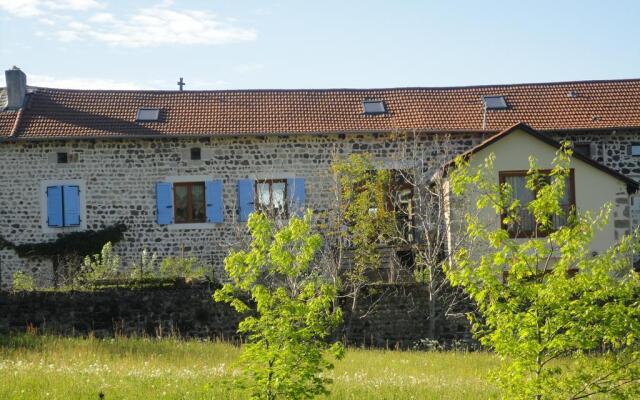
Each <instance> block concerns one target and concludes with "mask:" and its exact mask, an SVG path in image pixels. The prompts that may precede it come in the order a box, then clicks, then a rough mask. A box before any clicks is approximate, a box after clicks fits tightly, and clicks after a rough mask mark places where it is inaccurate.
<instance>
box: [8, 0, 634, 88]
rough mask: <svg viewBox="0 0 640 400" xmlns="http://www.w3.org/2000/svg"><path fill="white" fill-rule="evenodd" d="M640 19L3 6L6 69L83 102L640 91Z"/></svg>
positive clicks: (287, 8)
mask: <svg viewBox="0 0 640 400" xmlns="http://www.w3.org/2000/svg"><path fill="white" fill-rule="evenodd" d="M639 17H640V1H637V0H635V1H609V2H603V1H563V0H555V1H531V2H523V1H513V0H512V1H490V0H486V1H426V0H425V1H408V0H407V1H377V0H369V1H355V0H354V1H346V0H343V1H332V0H323V1H313V2H312V1H301V0H299V1H268V0H235V1H222V0H208V1H205V0H201V1H195V0H192V1H168V0H165V1H162V0H158V1H131V0H129V1H106V0H0V60H2V63H1V66H2V67H3V68H8V67H11V66H12V65H17V66H19V67H21V68H22V69H23V70H24V71H25V72H26V73H27V75H28V77H29V84H33V85H43V86H55V87H73V88H135V89H142V88H146V89H170V90H172V89H175V88H176V87H177V86H176V85H175V82H176V81H177V79H178V77H180V76H183V77H184V79H185V81H186V82H187V87H186V89H236V88H326V87H398V86H449V85H477V84H492V83H514V82H544V81H563V80H584V79H614V78H637V77H640V73H639V69H638V68H639V67H640V40H639V39H640V24H638V22H637V21H638V19H639Z"/></svg>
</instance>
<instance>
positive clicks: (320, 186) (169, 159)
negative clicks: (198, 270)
mask: <svg viewBox="0 0 640 400" xmlns="http://www.w3.org/2000/svg"><path fill="white" fill-rule="evenodd" d="M434 137H435V135H433V134H431V135H421V136H420V137H419V138H418V140H416V141H415V143H414V142H411V143H410V144H407V143H406V142H405V141H404V140H402V139H395V138H393V137H392V136H391V135H382V134H381V135H378V134H347V135H290V136H275V135H271V136H261V137H211V138H202V139H193V138H191V139H190V138H183V139H135V140H129V139H118V140H115V139H114V140H69V141H31V142H18V143H5V144H2V145H1V146H0V165H2V166H3V173H2V174H0V205H1V207H0V235H1V236H3V237H5V238H7V239H8V240H10V241H11V242H13V243H15V244H24V243H34V242H35V243H38V242H45V241H51V240H53V239H55V238H56V237H57V235H58V233H62V232H66V231H68V230H70V229H77V228H48V227H47V226H46V219H44V220H43V216H42V215H43V213H44V212H45V211H43V208H42V203H43V201H44V200H43V195H42V186H43V182H45V181H60V180H63V181H64V180H74V181H79V182H81V183H82V184H83V189H84V192H85V193H84V196H85V204H86V218H85V219H84V221H83V223H84V224H86V228H88V229H101V228H103V227H105V226H108V225H111V224H114V223H116V222H123V223H125V224H126V225H127V226H128V228H129V229H128V231H127V232H126V234H125V238H124V240H123V241H122V242H121V243H119V244H117V245H116V246H115V247H114V249H115V251H116V252H118V253H119V254H120V255H121V256H122V258H123V263H124V264H125V265H131V263H132V262H133V261H135V260H137V259H138V257H140V254H141V252H142V250H143V249H147V250H149V251H150V252H155V253H157V254H158V256H159V257H160V258H162V257H166V256H169V255H177V254H179V253H180V252H185V253H192V254H193V255H195V256H197V257H198V258H200V259H201V260H203V261H204V262H206V263H208V264H209V265H211V266H212V268H213V269H215V270H216V272H220V268H221V266H222V259H223V257H224V256H225V255H226V254H227V251H228V249H229V246H230V245H232V244H234V243H236V242H237V240H238V239H239V237H241V236H242V234H243V232H244V229H245V224H244V223H238V222H236V220H237V207H236V203H237V200H236V199H237V193H236V186H237V181H238V179H242V178H254V179H256V178H257V179H269V178H284V177H291V178H292V177H302V178H305V186H306V200H307V201H306V203H307V206H310V207H312V208H314V209H315V210H317V211H322V210H327V209H330V208H331V206H332V204H333V203H332V199H333V197H332V193H333V183H332V177H331V176H330V173H329V166H330V163H331V162H332V160H333V159H334V156H336V155H339V156H344V155H346V154H349V153H352V152H364V151H367V152H370V153H371V154H373V155H374V156H375V157H376V158H377V160H378V161H380V162H381V163H384V165H385V166H388V167H398V166H406V165H407V163H408V160H410V159H411V153H412V151H420V152H426V154H428V156H429V157H433V152H434V151H435V150H434V149H435V147H434V144H433V141H434ZM480 139H481V137H480V136H478V135H470V134H458V135H452V136H451V142H450V147H451V151H452V152H455V153H457V152H462V151H464V150H466V149H468V148H470V147H471V146H473V145H475V144H477V143H478V142H479V141H480ZM192 147H200V148H201V149H202V160H200V161H191V160H190V158H189V149H190V148H192ZM407 150H409V151H407ZM59 151H66V152H68V153H69V154H70V156H71V157H70V160H74V161H72V162H69V163H68V164H57V163H56V153H57V152H59ZM76 158H77V160H76ZM169 177H194V178H193V179H194V180H195V179H202V177H205V178H206V177H208V178H209V179H221V180H222V181H223V185H224V186H223V197H224V222H223V223H219V224H187V225H181V224H174V225H158V224H157V223H156V199H155V185H156V183H157V182H161V181H166V180H167V179H168V178H169ZM45 187H46V185H45ZM81 190H82V189H81ZM45 198H46V197H45ZM44 210H46V209H44ZM45 218H46V216H45ZM17 270H23V271H27V272H29V273H30V274H32V275H34V276H35V277H36V282H37V284H39V285H41V286H42V285H50V284H51V281H52V275H51V273H52V267H51V263H50V261H47V260H42V261H38V260H27V259H23V258H19V257H18V256H17V255H16V254H15V253H14V252H13V251H12V250H0V284H1V285H2V287H5V288H6V287H8V286H10V283H11V277H12V275H13V273H14V272H15V271H17Z"/></svg>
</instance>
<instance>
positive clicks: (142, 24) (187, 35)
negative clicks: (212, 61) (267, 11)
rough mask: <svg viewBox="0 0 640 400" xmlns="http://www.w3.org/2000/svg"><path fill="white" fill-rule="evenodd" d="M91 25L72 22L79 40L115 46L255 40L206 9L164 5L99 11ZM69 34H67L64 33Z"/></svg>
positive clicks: (69, 27) (248, 32)
mask: <svg viewBox="0 0 640 400" xmlns="http://www.w3.org/2000/svg"><path fill="white" fill-rule="evenodd" d="M89 20H90V21H91V22H92V25H91V26H89V25H84V24H80V25H79V24H78V23H73V22H72V23H69V24H68V25H67V26H66V27H65V28H64V29H61V30H63V31H73V32H75V33H76V37H77V38H78V39H93V40H97V41H99V42H103V43H106V44H109V45H112V46H122V47H154V46H160V45H166V44H176V45H217V44H227V43H234V42H244V41H253V40H255V39H256V32H255V30H253V29H244V28H238V27H235V26H232V25H230V24H228V23H225V22H223V21H221V20H220V19H219V18H218V17H217V16H216V15H215V14H211V13H209V12H206V11H195V10H180V11H175V10H171V9H168V8H166V7H164V6H156V7H151V8H146V9H141V10H139V11H138V12H137V13H136V14H133V15H130V16H128V17H126V18H118V17H115V16H113V15H112V14H107V13H100V14H95V15H93V16H92V17H90V18H89ZM65 36H66V37H69V35H68V33H65Z"/></svg>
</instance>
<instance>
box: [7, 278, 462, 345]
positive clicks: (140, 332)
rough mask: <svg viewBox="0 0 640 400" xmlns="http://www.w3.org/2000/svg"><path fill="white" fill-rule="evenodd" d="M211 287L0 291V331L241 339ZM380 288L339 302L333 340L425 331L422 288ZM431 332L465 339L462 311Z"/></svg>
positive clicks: (372, 340) (364, 340)
mask: <svg viewBox="0 0 640 400" xmlns="http://www.w3.org/2000/svg"><path fill="white" fill-rule="evenodd" d="M214 289H215V288H214V287H212V286H210V285H209V284H206V283H197V284H186V285H184V284H183V285H176V286H171V287H159V288H147V289H124V288H120V289H108V290H100V291H95V292H60V291H37V292H18V293H13V292H0V334H6V333H9V332H25V331H26V330H27V329H34V328H35V329H36V330H37V331H38V332H40V333H43V332H49V333H55V334H63V335H88V334H93V335H95V336H98V337H113V335H115V334H121V335H135V336H150V337H156V336H171V335H174V336H175V335H179V336H180V337H185V338H218V339H225V340H231V341H238V340H240V339H241V338H240V336H238V334H237V332H236V330H237V325H238V323H239V322H240V320H241V319H242V316H241V315H239V314H237V313H236V312H235V311H234V310H233V309H232V308H231V307H229V306H228V305H226V304H223V303H216V302H214V301H213V299H212V294H213V291H214ZM381 290H382V291H383V293H384V296H380V295H370V296H363V297H362V298H361V299H360V305H359V306H358V307H357V309H356V310H355V313H353V314H350V311H349V309H350V308H349V307H346V308H345V313H344V319H343V320H344V324H343V325H342V326H341V327H339V328H338V329H337V330H336V332H335V333H334V337H335V338H336V339H340V340H346V341H347V342H348V343H350V344H352V345H356V346H374V347H400V348H411V347H413V346H414V345H415V344H416V343H418V342H419V341H420V340H421V339H425V338H426V337H427V332H428V331H427V325H428V324H427V320H426V318H425V311H424V310H425V309H426V301H427V296H426V294H425V293H424V291H423V290H422V289H421V288H420V287H416V286H402V287H401V286H397V287H395V286H388V287H386V288H382V289H381ZM374 306H375V307H374ZM351 317H353V318H351ZM349 320H351V321H352V322H351V323H350V328H349V330H348V333H347V332H346V330H345V324H346V323H347V321H349ZM436 335H437V337H438V338H439V339H441V340H442V341H445V342H451V341H453V340H463V341H465V342H469V343H471V342H472V340H471V335H470V333H469V324H468V322H467V321H466V319H465V318H464V317H462V318H461V319H460V318H458V319H447V318H444V317H443V316H440V318H439V320H438V323H437V332H436Z"/></svg>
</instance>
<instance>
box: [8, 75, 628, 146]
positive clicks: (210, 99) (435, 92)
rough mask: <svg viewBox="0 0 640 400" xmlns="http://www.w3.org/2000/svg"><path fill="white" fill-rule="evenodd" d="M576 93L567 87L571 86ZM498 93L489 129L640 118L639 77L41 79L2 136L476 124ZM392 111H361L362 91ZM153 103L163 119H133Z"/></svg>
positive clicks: (616, 123) (615, 123)
mask: <svg viewBox="0 0 640 400" xmlns="http://www.w3.org/2000/svg"><path fill="white" fill-rule="evenodd" d="M572 92H573V93H575V96H574V97H572V96H570V93H572ZM485 95H502V96H504V97H505V99H506V102H507V104H508V106H509V107H508V109H506V110H494V111H488V112H487V124H486V130H487V131H492V132H496V131H500V130H502V129H504V128H506V127H508V126H511V125H513V124H515V123H518V122H526V123H527V124H528V125H530V126H531V127H533V128H534V129H537V130H543V131H544V130H573V129H599V128H614V127H617V128H622V127H640V79H633V80H613V81H584V82H562V83H541V84H515V85H496V86H470V87H451V88H398V89H326V90H229V91H185V92H179V91H101V90H67V89H44V88H37V89H35V90H34V91H33V93H31V94H29V96H30V98H29V100H28V105H27V107H26V108H25V109H24V112H23V113H22V115H21V117H20V120H19V121H18V124H17V126H16V127H15V129H14V128H13V125H14V122H15V118H16V113H15V112H14V113H9V112H0V136H8V135H10V134H11V132H12V131H13V135H14V136H13V137H14V138H25V139H26V138H53V137H59V138H64V137H122V136H125V137H126V136H137V135H145V136H148V135H151V136H180V135H234V134H286V133H328V132H356V131H393V130H413V129H415V130H424V131H469V132H473V131H481V130H483V129H482V121H483V102H482V96H485ZM367 98H370V99H378V100H383V101H384V102H385V105H386V107H387V110H388V112H387V113H385V114H382V115H364V114H362V100H364V99H367ZM140 107H157V108H160V109H161V110H162V111H161V119H162V122H136V121H135V118H136V112H137V110H138V108H140Z"/></svg>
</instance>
